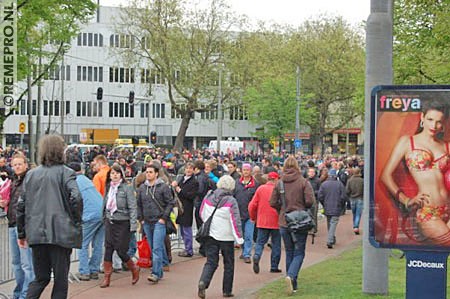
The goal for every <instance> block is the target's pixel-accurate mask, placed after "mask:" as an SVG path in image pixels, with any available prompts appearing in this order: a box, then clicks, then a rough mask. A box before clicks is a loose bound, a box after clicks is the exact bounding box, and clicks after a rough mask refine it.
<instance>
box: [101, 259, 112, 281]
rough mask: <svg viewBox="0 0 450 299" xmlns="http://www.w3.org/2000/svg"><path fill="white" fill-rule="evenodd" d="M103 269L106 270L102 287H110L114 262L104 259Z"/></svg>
mask: <svg viewBox="0 0 450 299" xmlns="http://www.w3.org/2000/svg"><path fill="white" fill-rule="evenodd" d="M103 269H104V271H105V277H104V278H103V282H102V284H101V285H100V287H101V288H107V287H109V283H110V282H111V274H112V271H113V266H112V262H106V261H103Z"/></svg>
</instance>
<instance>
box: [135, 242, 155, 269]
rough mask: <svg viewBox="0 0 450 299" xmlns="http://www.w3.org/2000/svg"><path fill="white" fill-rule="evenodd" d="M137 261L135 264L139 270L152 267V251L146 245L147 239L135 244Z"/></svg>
mask: <svg viewBox="0 0 450 299" xmlns="http://www.w3.org/2000/svg"><path fill="white" fill-rule="evenodd" d="M137 247H138V254H139V259H138V261H137V264H138V266H139V267H141V268H150V267H151V266H152V250H151V248H150V246H149V245H148V241H147V237H144V238H143V239H142V241H138V242H137Z"/></svg>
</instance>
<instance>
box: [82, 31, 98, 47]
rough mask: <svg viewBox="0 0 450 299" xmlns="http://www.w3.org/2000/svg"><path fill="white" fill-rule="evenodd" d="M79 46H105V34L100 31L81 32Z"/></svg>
mask: <svg viewBox="0 0 450 299" xmlns="http://www.w3.org/2000/svg"><path fill="white" fill-rule="evenodd" d="M77 46H81V47H86V46H87V47H92V46H94V47H103V35H102V34H100V33H80V34H78V37H77Z"/></svg>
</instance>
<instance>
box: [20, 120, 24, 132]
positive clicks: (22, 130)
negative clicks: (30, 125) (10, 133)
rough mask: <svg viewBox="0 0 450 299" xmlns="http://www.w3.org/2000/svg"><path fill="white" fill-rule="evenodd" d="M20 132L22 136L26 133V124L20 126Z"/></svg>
mask: <svg viewBox="0 0 450 299" xmlns="http://www.w3.org/2000/svg"><path fill="white" fill-rule="evenodd" d="M19 132H20V133H22V134H23V133H25V123H24V122H21V123H20V124H19Z"/></svg>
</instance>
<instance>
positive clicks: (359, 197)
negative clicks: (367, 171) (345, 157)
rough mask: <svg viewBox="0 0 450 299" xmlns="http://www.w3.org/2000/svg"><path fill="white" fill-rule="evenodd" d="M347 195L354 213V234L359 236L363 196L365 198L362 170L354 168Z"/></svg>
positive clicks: (347, 187) (348, 183)
mask: <svg viewBox="0 0 450 299" xmlns="http://www.w3.org/2000/svg"><path fill="white" fill-rule="evenodd" d="M346 191H347V195H348V197H349V198H350V203H351V206H352V213H353V232H354V233H355V234H356V235H359V222H360V220H361V214H362V211H363V206H364V202H363V196H364V193H363V192H364V180H363V178H362V176H361V169H360V168H358V167H356V168H353V175H352V176H351V177H350V179H349V180H348V182H347V186H346Z"/></svg>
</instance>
